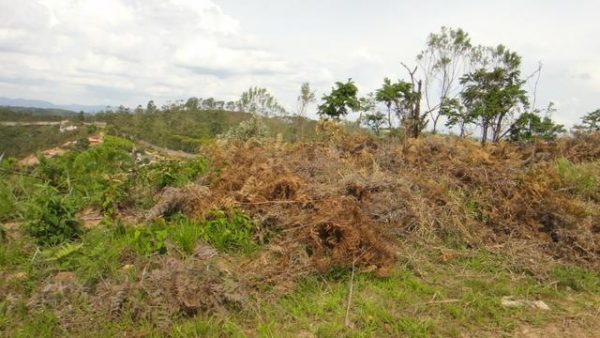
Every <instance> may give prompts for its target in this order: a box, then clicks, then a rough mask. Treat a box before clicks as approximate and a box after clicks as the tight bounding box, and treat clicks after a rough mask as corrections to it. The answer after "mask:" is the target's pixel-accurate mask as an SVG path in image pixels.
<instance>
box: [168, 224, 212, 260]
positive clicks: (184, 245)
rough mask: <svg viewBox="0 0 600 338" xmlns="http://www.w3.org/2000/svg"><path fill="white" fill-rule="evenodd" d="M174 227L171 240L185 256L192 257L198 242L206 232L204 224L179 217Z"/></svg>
mask: <svg viewBox="0 0 600 338" xmlns="http://www.w3.org/2000/svg"><path fill="white" fill-rule="evenodd" d="M174 226H175V229H174V230H173V231H172V232H171V239H172V240H173V241H174V242H175V244H177V247H178V248H179V249H180V250H181V251H182V252H183V253H184V254H186V255H191V254H192V253H194V248H195V247H196V243H197V242H198V240H199V239H200V238H203V234H204V232H205V230H204V228H203V227H202V223H201V222H197V221H194V220H191V219H188V218H186V217H183V216H178V217H175V218H174Z"/></svg>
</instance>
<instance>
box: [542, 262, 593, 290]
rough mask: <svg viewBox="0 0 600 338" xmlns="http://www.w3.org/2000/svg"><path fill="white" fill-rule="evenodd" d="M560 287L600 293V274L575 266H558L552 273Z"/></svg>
mask: <svg viewBox="0 0 600 338" xmlns="http://www.w3.org/2000/svg"><path fill="white" fill-rule="evenodd" d="M550 276H551V278H553V279H555V280H556V281H557V282H558V286H560V287H563V288H570V289H572V290H575V291H586V292H594V293H600V274H599V273H595V272H592V271H589V270H585V269H582V268H578V267H575V266H557V267H555V268H554V269H552V270H551V271H550Z"/></svg>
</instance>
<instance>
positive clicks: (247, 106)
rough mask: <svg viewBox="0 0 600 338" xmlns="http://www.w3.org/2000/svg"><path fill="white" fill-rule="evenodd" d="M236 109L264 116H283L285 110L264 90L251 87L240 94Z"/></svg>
mask: <svg viewBox="0 0 600 338" xmlns="http://www.w3.org/2000/svg"><path fill="white" fill-rule="evenodd" d="M238 109H239V110H240V111H243V112H248V113H257V114H260V115H264V116H267V117H268V116H273V115H283V114H285V113H286V112H285V109H284V108H283V107H282V106H280V105H279V103H278V102H277V100H276V99H275V97H273V95H271V93H269V92H268V91H267V90H266V89H265V88H258V87H251V88H249V89H248V90H247V91H245V92H243V93H242V96H241V97H240V100H239V101H238Z"/></svg>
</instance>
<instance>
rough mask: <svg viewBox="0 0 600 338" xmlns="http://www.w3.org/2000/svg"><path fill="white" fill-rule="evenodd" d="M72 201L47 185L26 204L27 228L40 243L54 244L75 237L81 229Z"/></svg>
mask: <svg viewBox="0 0 600 338" xmlns="http://www.w3.org/2000/svg"><path fill="white" fill-rule="evenodd" d="M75 212H76V209H75V207H74V202H73V200H72V199H70V198H69V197H67V196H61V195H59V194H58V191H57V190H56V189H55V188H53V187H50V186H47V187H46V188H45V189H44V191H43V193H42V194H40V195H38V196H37V197H36V198H35V199H34V200H33V201H32V202H30V203H29V204H28V210H27V215H26V216H27V226H26V227H27V230H28V231H29V233H30V234H31V235H32V236H33V237H35V238H36V239H37V241H38V244H40V245H56V244H60V243H63V242H65V241H69V240H73V239H75V238H77V237H78V236H79V235H80V234H81V232H82V229H81V227H80V225H79V222H78V221H77V219H76V218H75Z"/></svg>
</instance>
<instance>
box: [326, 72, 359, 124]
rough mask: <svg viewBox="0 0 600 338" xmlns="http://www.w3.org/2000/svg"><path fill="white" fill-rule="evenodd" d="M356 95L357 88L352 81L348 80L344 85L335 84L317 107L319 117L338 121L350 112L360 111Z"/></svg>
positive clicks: (340, 83) (341, 83)
mask: <svg viewBox="0 0 600 338" xmlns="http://www.w3.org/2000/svg"><path fill="white" fill-rule="evenodd" d="M357 94H358V88H357V87H356V85H355V84H354V82H353V81H352V79H348V82H346V83H343V82H336V83H335V86H334V87H333V88H331V93H330V94H329V95H323V98H322V100H323V103H322V104H321V105H319V111H318V112H319V115H321V116H324V115H325V116H327V117H330V118H332V119H334V120H339V119H340V118H341V117H344V116H346V115H348V113H349V112H350V111H356V110H358V109H360V101H359V100H358V98H357V97H356V95H357Z"/></svg>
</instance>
